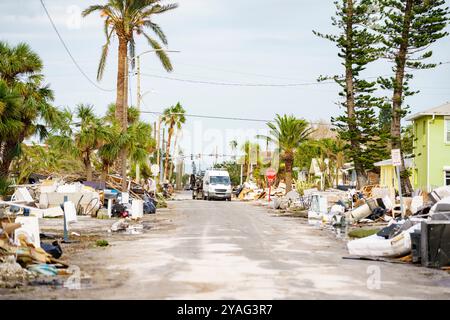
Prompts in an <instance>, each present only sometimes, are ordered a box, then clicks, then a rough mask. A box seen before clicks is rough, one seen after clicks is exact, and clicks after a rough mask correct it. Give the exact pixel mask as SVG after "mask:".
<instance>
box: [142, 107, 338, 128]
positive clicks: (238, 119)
mask: <svg viewBox="0 0 450 320" xmlns="http://www.w3.org/2000/svg"><path fill="white" fill-rule="evenodd" d="M144 106H145V105H144ZM141 113H147V114H156V115H161V114H163V113H162V112H159V111H145V110H143V111H141ZM184 116H186V117H191V118H203V119H218V120H233V121H251V122H264V123H267V122H273V121H274V120H265V119H255V118H239V117H221V116H207V115H199V114H184ZM308 123H310V124H313V125H326V126H332V124H331V123H326V122H310V121H308Z"/></svg>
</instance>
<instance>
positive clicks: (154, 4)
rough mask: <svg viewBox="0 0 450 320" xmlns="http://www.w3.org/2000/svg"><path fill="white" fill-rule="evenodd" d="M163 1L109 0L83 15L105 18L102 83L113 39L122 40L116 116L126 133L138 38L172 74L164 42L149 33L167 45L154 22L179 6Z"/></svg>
mask: <svg viewBox="0 0 450 320" xmlns="http://www.w3.org/2000/svg"><path fill="white" fill-rule="evenodd" d="M161 3H162V1H161V0H108V2H107V3H106V4H105V5H92V6H90V7H88V8H87V9H85V10H84V11H83V13H82V15H83V16H84V17H86V16H87V15H89V14H91V13H93V12H95V11H99V12H100V15H101V17H102V18H103V19H104V31H105V36H106V43H105V44H104V45H103V47H102V54H101V58H100V62H99V66H98V71H97V79H98V80H101V79H102V77H103V72H104V70H105V66H106V60H107V57H108V51H109V46H110V43H111V38H112V37H113V35H114V34H115V35H116V36H117V38H118V40H119V48H118V51H119V52H118V53H119V54H118V69H117V94H116V106H117V108H116V113H115V116H116V118H117V120H118V121H119V122H120V124H121V128H122V131H125V130H126V129H127V127H128V120H127V111H126V109H127V99H128V97H127V78H128V77H127V75H128V60H129V58H128V51H129V52H130V56H131V66H132V68H134V61H135V59H134V58H135V36H136V35H143V36H144V38H145V39H146V40H147V42H148V43H149V45H150V46H151V47H152V48H153V49H154V50H155V53H156V55H157V56H158V58H159V60H160V61H161V63H162V65H163V67H164V68H165V69H166V70H167V71H172V64H171V62H170V60H169V57H168V56H167V54H166V53H165V52H164V50H163V49H162V47H161V45H160V43H159V42H158V41H157V40H155V39H154V38H153V37H151V36H150V35H149V34H148V33H147V32H146V30H147V29H149V30H151V31H153V33H154V34H155V35H156V36H157V37H158V38H159V40H160V41H161V42H162V43H163V44H164V45H167V44H168V42H167V38H166V35H165V34H164V32H163V31H162V29H161V28H160V27H159V25H158V24H156V23H154V22H153V16H155V15H158V14H161V13H164V12H166V11H169V10H172V9H175V8H177V7H178V5H177V4H165V5H164V4H161ZM120 157H121V171H122V178H123V179H122V189H123V190H124V191H125V190H126V159H127V154H126V150H122V151H121V156H120Z"/></svg>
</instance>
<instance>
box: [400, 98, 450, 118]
mask: <svg viewBox="0 0 450 320" xmlns="http://www.w3.org/2000/svg"><path fill="white" fill-rule="evenodd" d="M432 115H435V116H450V102H447V103H445V104H443V105H441V106H439V107H435V108H431V109H428V110H425V111H422V112H418V113H415V114H413V115H411V116H409V117H407V118H406V120H408V121H413V120H415V119H417V118H420V117H423V116H432Z"/></svg>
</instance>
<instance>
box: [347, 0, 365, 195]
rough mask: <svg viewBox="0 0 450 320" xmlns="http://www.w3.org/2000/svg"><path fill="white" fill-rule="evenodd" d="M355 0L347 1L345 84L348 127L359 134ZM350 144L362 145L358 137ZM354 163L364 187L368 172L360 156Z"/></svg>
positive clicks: (358, 180) (353, 132)
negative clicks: (355, 66)
mask: <svg viewBox="0 0 450 320" xmlns="http://www.w3.org/2000/svg"><path fill="white" fill-rule="evenodd" d="M353 26H354V21H353V0H348V1H347V26H346V37H347V48H346V54H345V84H346V104H347V117H348V129H349V131H350V132H352V136H355V135H356V136H359V135H360V134H359V130H358V127H357V125H356V116H355V92H354V83H353V52H352V48H353ZM350 145H351V147H352V149H353V150H360V149H361V146H360V145H359V142H358V140H357V139H355V138H354V139H350ZM352 160H353V163H354V166H355V171H356V179H357V187H358V188H362V187H363V186H365V185H366V184H367V174H366V171H365V170H364V165H363V164H362V162H361V161H360V159H359V157H353V159H352Z"/></svg>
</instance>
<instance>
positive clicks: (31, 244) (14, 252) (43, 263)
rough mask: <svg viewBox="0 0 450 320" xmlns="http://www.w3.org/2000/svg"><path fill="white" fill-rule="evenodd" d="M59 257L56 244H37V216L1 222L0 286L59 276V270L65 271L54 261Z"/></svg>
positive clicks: (63, 266)
mask: <svg viewBox="0 0 450 320" xmlns="http://www.w3.org/2000/svg"><path fill="white" fill-rule="evenodd" d="M61 255H62V250H61V247H60V246H59V243H58V242H57V241H54V242H53V244H45V243H41V242H40V235H39V225H38V218H37V217H17V218H14V217H7V218H2V219H1V220H0V275H1V278H0V280H1V281H0V287H5V288H11V287H13V288H14V287H18V286H23V285H26V284H27V283H28V282H29V281H31V280H33V279H34V278H35V277H36V276H38V275H46V276H55V275H58V270H59V269H66V268H68V266H67V265H66V264H65V263H63V262H61V261H60V260H58V259H57V258H59V257H60V256H61ZM56 257H57V258H56Z"/></svg>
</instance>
